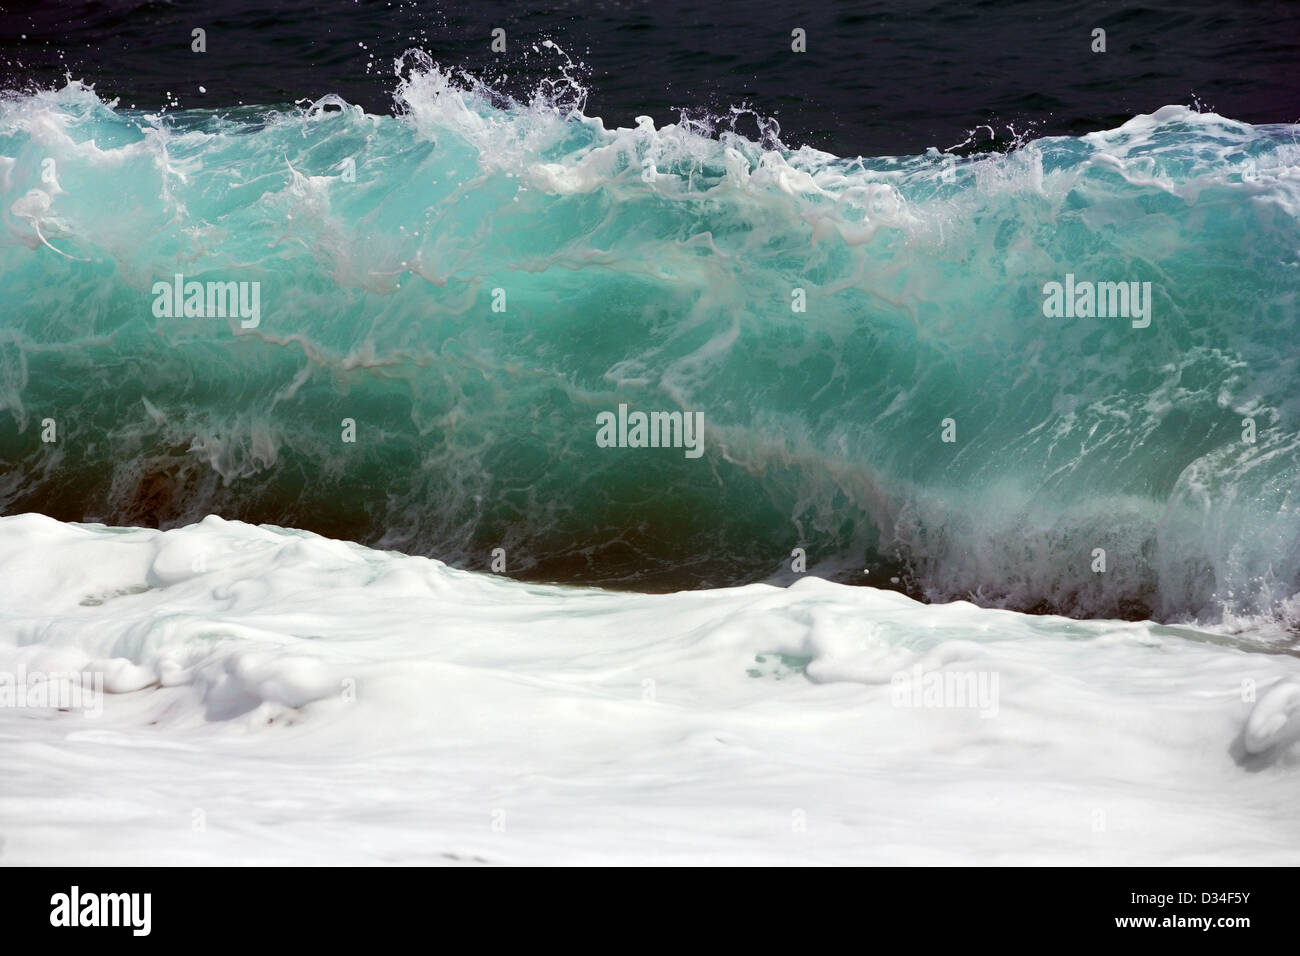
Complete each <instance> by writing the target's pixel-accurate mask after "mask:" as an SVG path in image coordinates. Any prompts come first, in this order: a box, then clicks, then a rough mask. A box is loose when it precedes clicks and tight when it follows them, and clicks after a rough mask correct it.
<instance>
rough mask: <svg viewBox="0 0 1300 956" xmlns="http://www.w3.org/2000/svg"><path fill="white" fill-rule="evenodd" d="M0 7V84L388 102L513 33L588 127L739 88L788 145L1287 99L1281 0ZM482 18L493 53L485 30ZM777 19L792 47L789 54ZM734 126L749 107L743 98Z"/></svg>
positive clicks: (1264, 116)
mask: <svg viewBox="0 0 1300 956" xmlns="http://www.w3.org/2000/svg"><path fill="white" fill-rule="evenodd" d="M0 10H3V14H0V70H2V71H3V72H2V73H0V77H2V78H3V80H4V85H6V86H8V87H14V86H19V87H24V86H27V85H29V84H31V83H38V84H43V85H48V84H52V83H58V82H60V81H61V80H62V77H63V76H64V74H65V72H71V73H72V75H73V76H76V77H79V78H83V79H85V80H86V81H87V82H93V83H95V84H96V87H97V89H98V90H99V91H100V92H101V94H103V95H105V96H107V97H120V98H121V100H122V102H123V105H127V106H130V105H136V106H139V107H140V108H142V109H157V108H160V107H163V106H166V105H168V104H172V105H173V108H174V107H175V106H176V105H179V106H180V107H182V108H199V107H207V108H213V107H221V106H233V105H236V104H239V103H245V104H259V105H267V104H278V103H288V102H293V101H295V100H299V99H302V98H309V99H312V100H315V99H318V98H320V97H321V96H323V95H325V94H327V93H337V94H339V95H341V96H343V97H344V98H346V99H347V100H349V101H350V102H353V103H356V104H358V105H361V106H363V107H365V109H366V110H368V111H370V112H385V111H387V110H388V108H389V107H390V105H391V100H392V92H393V77H392V69H391V63H392V61H393V59H394V58H395V57H398V56H400V55H401V54H402V53H403V52H404V51H405V50H407V49H408V48H412V47H418V48H420V49H423V50H425V51H427V52H428V53H429V54H430V55H431V56H432V57H433V58H434V59H435V60H436V61H438V62H439V63H441V64H442V65H443V66H446V67H456V68H463V69H466V70H468V71H470V72H472V73H474V74H475V75H477V76H480V77H490V78H493V79H496V78H499V77H501V76H506V77H508V80H507V81H506V82H505V83H504V84H502V86H503V88H506V89H511V90H514V91H517V92H521V91H531V90H532V89H534V88H535V87H536V86H537V84H538V83H539V82H540V81H542V80H543V79H546V78H550V77H554V76H555V75H556V65H557V62H559V58H558V57H556V56H555V55H553V54H547V53H546V52H545V51H541V52H540V53H534V52H533V50H532V48H533V47H534V46H535V45H536V44H537V43H538V42H539V41H541V40H543V39H551V40H554V41H555V42H556V43H558V44H559V46H560V47H561V48H562V49H563V50H564V51H565V52H566V53H567V54H568V55H569V56H570V57H572V58H573V59H574V60H575V61H580V62H581V63H582V64H584V65H585V69H583V70H582V71H581V72H582V74H583V77H584V80H585V83H586V85H587V87H588V88H589V90H590V95H589V99H588V102H587V107H586V109H585V112H586V113H587V114H588V115H590V116H600V117H602V118H603V119H604V120H605V122H606V124H607V125H611V126H612V125H622V126H630V125H632V123H633V120H634V119H635V117H636V116H638V115H643V114H644V115H649V116H651V117H653V118H654V119H655V120H656V122H657V123H659V124H662V123H664V122H667V121H670V120H675V119H676V118H677V116H678V114H679V111H681V110H683V109H685V110H689V111H693V112H701V111H708V112H712V113H725V112H726V111H727V110H728V109H729V108H730V107H733V106H748V107H750V108H752V109H753V110H754V111H755V112H756V113H757V114H758V115H760V116H763V117H771V118H775V119H776V121H777V122H778V123H779V124H780V129H781V138H782V139H783V140H784V141H785V142H786V143H787V144H789V145H792V146H799V145H803V144H809V145H813V146H816V147H818V148H820V149H825V150H828V151H830V152H833V153H836V154H837V155H841V156H843V155H856V154H863V155H881V154H895V155H897V154H907V153H918V152H921V151H923V150H924V149H925V148H927V147H929V146H935V147H938V148H940V149H944V148H948V147H951V146H954V145H956V144H960V143H963V142H966V141H967V140H968V138H969V137H970V135H971V131H973V130H976V137H977V139H976V141H977V143H978V145H981V146H988V145H990V143H1005V142H1007V141H1009V140H1011V139H1013V138H1014V137H1015V135H1016V134H1024V133H1033V134H1034V135H1054V134H1074V135H1077V134H1080V133H1084V132H1088V131H1092V130H1098V129H1109V128H1112V127H1114V126H1116V125H1118V124H1119V123H1121V122H1123V121H1124V120H1126V119H1128V118H1129V117H1131V116H1133V115H1135V114H1138V113H1147V112H1151V111H1153V110H1155V109H1157V108H1158V107H1161V106H1164V105H1166V104H1169V103H1180V104H1192V103H1195V102H1199V103H1200V104H1201V105H1203V106H1204V107H1205V108H1207V109H1211V110H1214V111H1215V112H1218V113H1220V114H1222V115H1225V116H1229V117H1232V118H1233V119H1238V120H1242V121H1244V122H1249V123H1253V124H1258V123H1278V122H1293V121H1295V120H1297V119H1300V84H1298V83H1297V77H1296V71H1297V64H1298V63H1300V4H1298V3H1294V2H1276V0H1262V2H1252V3H1231V2H1229V3H1222V2H1185V3H1148V4H1144V3H1132V2H1123V0H1114V2H1082V3H1060V2H1058V3H1049V2H1042V0H1023V2H1016V0H1006V2H995V0H984V2H942V3H929V2H916V0H910V2H909V0H904V2H842V3H831V2H823V3H799V2H773V0H756V2H748V3H730V2H729V3H684V2H681V0H659V2H635V0H628V2H611V0H553V2H549V3H535V2H500V0H478V2H474V3H432V2H423V3H414V2H406V0H392V2H389V0H360V2H347V0H341V2H340V0H333V2H329V0H326V2H319V3H318V2H303V0H281V2H276V3H262V2H256V0H234V2H218V3H166V2H159V0H153V2H146V3H141V2H133V0H100V2H79V0H72V2H59V3H31V4H22V3H5V4H3V6H2V7H0ZM195 27H201V28H203V29H205V30H206V31H207V38H208V44H207V52H206V53H205V54H195V53H193V52H191V49H190V35H191V30H193V29H194V28H195ZM497 27H500V28H502V29H504V30H505V31H506V39H507V51H506V53H504V54H498V53H493V52H492V51H491V50H490V43H491V33H492V30H493V29H494V28H497ZM796 27H798V28H802V29H804V30H806V31H807V38H808V40H807V52H806V53H802V54H796V53H793V52H791V48H790V47H791V30H792V29H794V28H796ZM1095 28H1102V29H1104V30H1106V34H1107V52H1106V53H1104V54H1096V53H1093V52H1092V51H1091V49H1090V47H1091V43H1092V39H1091V35H1092V31H1093V29H1095ZM24 35H25V36H24ZM200 86H202V87H204V88H205V89H206V91H207V92H206V93H200V92H199V87H200ZM984 124H987V125H988V126H990V127H992V132H991V134H990V130H987V129H980V130H977V127H980V126H981V125H984ZM738 128H739V129H741V130H742V131H747V132H749V133H757V130H758V125H757V123H756V122H755V121H754V119H753V118H752V117H746V118H744V119H742V120H741V121H740V125H739V127H738ZM1013 131H1014V132H1013Z"/></svg>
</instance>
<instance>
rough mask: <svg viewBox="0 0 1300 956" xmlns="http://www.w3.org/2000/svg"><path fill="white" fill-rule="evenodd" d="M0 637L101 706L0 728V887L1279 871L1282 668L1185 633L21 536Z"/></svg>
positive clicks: (127, 535)
mask: <svg viewBox="0 0 1300 956" xmlns="http://www.w3.org/2000/svg"><path fill="white" fill-rule="evenodd" d="M0 621H2V624H0V670H3V671H6V672H14V671H17V670H18V669H19V668H24V669H26V670H27V671H34V670H41V671H46V672H50V671H64V672H67V671H89V672H93V673H103V674H104V675H105V678H106V679H105V689H106V690H107V691H108V693H107V694H106V697H105V700H104V702H103V713H102V716H100V717H98V718H96V719H89V718H87V717H86V716H85V715H83V714H81V713H73V712H61V711H58V710H43V709H40V708H33V707H25V708H0V763H3V766H4V767H5V786H4V790H3V799H2V800H0V807H2V808H3V812H2V814H0V836H2V837H3V839H4V843H3V850H0V853H2V854H3V855H2V856H0V860H3V862H6V863H19V864H33V863H83V862H84V863H123V864H141V863H201V862H227V863H236V862H239V863H255V862H299V863H395V862H405V863H428V862H433V863H443V862H447V863H450V862H488V863H543V862H564V863H579V862H597V861H612V862H618V863H634V862H654V863H673V862H687V861H690V862H705V861H708V862H733V863H760V862H798V861H806V862H825V863H850V862H856V863H976V862H979V863H1013V862H1040V863H1059V864H1078V863H1097V864H1101V863H1170V864H1172V863H1185V864H1201V863H1240V864H1258V863H1271V864H1281V863H1291V864H1294V863H1296V862H1300V824H1297V823H1296V821H1295V818H1294V814H1293V813H1292V807H1293V803H1294V796H1295V793H1296V785H1297V777H1296V774H1297V772H1298V770H1300V768H1298V767H1297V763H1298V762H1300V754H1297V752H1296V751H1295V750H1294V749H1293V747H1292V744H1293V742H1294V741H1295V739H1296V737H1297V728H1296V727H1294V726H1292V725H1293V724H1295V717H1294V711H1295V701H1296V699H1297V697H1296V692H1295V688H1296V687H1297V686H1300V661H1298V660H1297V659H1296V658H1295V657H1293V656H1290V655H1288V654H1278V653H1262V652H1259V651H1257V650H1252V649H1250V648H1247V647H1242V646H1237V645H1234V644H1233V643H1232V642H1230V641H1229V640H1228V639H1226V638H1224V637H1222V636H1219V635H1215V634H1211V633H1206V632H1201V631H1195V630H1191V629H1186V628H1174V627H1164V626H1159V625H1155V624H1146V623H1119V622H1110V621H1088V622H1082V621H1072V620H1067V619H1064V618H1056V617H1034V616H1026V615H1021V614H1015V613H1012V612H1009V611H1000V610H986V609H979V608H976V607H975V606H973V605H970V604H965V603H954V604H947V605H933V606H926V605H920V604H917V603H915V602H913V601H911V600H909V599H907V598H906V597H904V596H902V595H900V594H896V593H892V592H885V591H877V590H874V589H870V588H853V587H846V586H840V585H835V584H830V583H827V582H824V581H821V580H818V579H813V578H808V579H804V580H801V581H799V582H798V583H796V584H794V585H793V586H791V587H789V588H776V587H770V586H766V585H753V586H749V587H743V588H734V589H725V590H716V591H697V592H689V593H680V594H673V595H661V596H655V595H642V594H619V593H610V592H603V591H598V590H587V589H569V588H559V587H544V586H537V585H527V584H521V583H518V582H514V581H510V580H508V579H506V578H504V577H500V576H493V575H487V574H472V573H468V572H463V571H456V570H453V569H450V568H448V567H446V566H444V565H443V564H441V563H439V562H437V561H432V560H428V559H425V558H414V557H406V556H402V555H397V554H393V553H384V552H376V551H371V550H368V549H365V548H362V547H360V546H357V545H352V544H347V543H341V542H337V541H330V540H327V539H323V538H319V537H316V536H314V535H310V534H306V533H302V532H295V531H282V530H277V529H271V528H257V527H251V526H248V525H244V524H240V523H235V522H226V521H222V520H220V519H218V518H208V519H207V520H205V521H203V522H202V523H200V524H198V525H192V526H189V527H185V528H180V529H176V530H172V531H167V532H157V531H152V530H123V529H109V528H104V527H102V526H91V525H70V524H61V523H59V522H56V521H54V520H51V519H49V518H44V517H40V516H35V515H20V516H16V517H7V518H3V519H0ZM922 675H937V677H936V678H935V679H934V680H933V681H932V682H931V683H930V684H928V685H927V687H932V688H938V691H937V693H939V694H940V696H939V697H935V698H933V699H931V698H928V697H927V693H928V691H927V690H921V689H917V688H916V687H913V688H912V689H911V690H908V689H907V687H908V683H909V682H910V681H915V680H918V679H921V677H922ZM967 678H969V679H970V680H969V686H970V687H972V688H975V687H976V686H978V687H979V688H980V694H981V695H983V696H985V697H986V696H987V694H988V693H989V692H990V691H991V692H992V693H993V694H995V695H996V698H997V699H996V701H995V702H994V703H995V704H996V706H995V707H990V706H988V705H989V704H990V703H991V702H990V701H988V700H987V699H983V700H981V701H979V702H978V703H979V704H980V706H978V707H976V706H971V704H972V703H973V701H969V700H968V701H965V702H963V701H962V700H959V699H945V698H943V697H942V693H943V691H942V688H943V687H945V686H948V687H952V686H955V685H959V684H960V683H961V682H962V681H963V680H966V679H967ZM1252 698H1254V699H1257V701H1258V703H1256V702H1254V700H1252Z"/></svg>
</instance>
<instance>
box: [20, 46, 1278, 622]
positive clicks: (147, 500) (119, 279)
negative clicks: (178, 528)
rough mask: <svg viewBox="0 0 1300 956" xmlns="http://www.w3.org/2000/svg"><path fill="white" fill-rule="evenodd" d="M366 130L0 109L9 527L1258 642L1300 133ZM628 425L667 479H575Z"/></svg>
mask: <svg viewBox="0 0 1300 956" xmlns="http://www.w3.org/2000/svg"><path fill="white" fill-rule="evenodd" d="M398 101H399V104H400V105H401V109H400V110H399V115H397V116H395V117H394V116H382V117H381V116H374V115H367V114H365V113H362V112H361V111H360V110H357V109H354V108H352V107H349V106H347V105H346V104H343V103H342V102H341V101H337V100H334V99H327V100H326V101H322V102H321V103H318V104H316V105H315V106H313V107H312V108H310V109H308V110H305V111H298V112H286V113H274V112H271V113H268V112H267V111H265V110H247V111H243V112H238V113H233V114H231V113H225V114H221V115H216V114H213V113H209V112H182V113H178V114H171V115H168V116H166V117H165V118H157V117H149V116H145V115H141V114H139V113H135V112H131V111H128V110H121V109H114V108H112V107H110V106H108V105H105V104H104V103H101V102H100V101H99V100H98V99H96V98H95V96H94V95H93V94H92V93H91V92H90V91H87V90H85V89H83V88H81V87H79V86H77V85H72V86H69V87H67V88H65V89H64V90H62V91H59V92H48V93H40V94H35V95H23V96H11V97H10V98H9V99H7V100H6V101H5V102H4V104H3V107H0V186H2V189H3V196H2V197H0V202H2V205H3V208H4V210H5V215H4V225H5V228H4V230H3V238H2V239H0V302H2V303H3V305H2V306H0V310H2V312H0V405H2V406H3V410H4V413H5V414H4V417H3V419H2V423H0V460H2V467H3V476H2V478H0V505H2V506H3V509H4V511H5V512H8V513H12V512H17V511H25V510H37V511H41V512H44V513H47V514H51V515H53V516H55V517H58V518H61V519H64V520H101V521H105V522H109V523H115V524H159V525H163V526H170V525H174V524H178V523H185V522H189V521H194V520H197V519H198V518H201V517H202V516H203V515H205V514H208V513H212V512H215V513H218V514H221V515H223V516H225V517H228V518H239V519H243V520H249V521H256V522H269V523H274V524H280V525H286V526H296V527H304V528H309V529H312V530H315V531H319V532H321V533H324V534H329V535H333V536H338V537H344V538H349V539H354V540H358V541H362V542H364V543H368V544H378V545H381V546H387V547H392V548H397V549H401V550H404V551H410V552H417V553H424V554H430V555H434V556H437V557H441V558H444V559H446V560H449V561H451V562H454V563H457V564H461V565H464V566H469V567H487V566H488V564H489V562H490V560H491V552H492V549H494V548H498V547H500V548H504V549H505V555H506V562H507V570H508V571H509V572H510V573H514V574H520V575H523V576H527V577H532V578H538V579H559V580H567V581H577V582H588V583H601V584H607V585H613V586H627V587H641V588H647V589H660V588H665V587H686V586H704V585H722V584H732V583H738V582H741V581H749V580H755V579H762V578H769V577H775V579H777V580H780V579H782V576H783V575H784V576H785V577H786V578H788V577H789V574H790V562H791V557H790V553H791V550H792V549H793V548H795V547H803V548H804V549H806V551H807V555H808V568H809V570H815V571H818V572H819V573H823V574H828V575H831V576H837V577H840V578H841V579H847V580H854V581H864V582H868V583H876V584H886V583H887V582H888V581H889V579H890V578H898V581H897V582H895V586H899V587H906V588H909V589H911V590H913V591H914V592H916V593H918V594H921V595H923V596H926V597H929V598H931V599H951V598H959V597H964V598H971V599H974V600H977V601H979V602H981V603H988V604H1001V605H1005V606H1010V607H1014V608H1019V609H1032V610H1045V609H1057V610H1062V611H1066V612H1068V613H1072V614H1084V615H1094V614H1107V615H1123V616H1154V617H1159V618H1164V619H1174V618H1192V617H1199V618H1209V617H1217V616H1220V615H1222V614H1224V613H1228V614H1240V613H1255V612H1260V611H1268V612H1272V613H1278V614H1283V615H1285V614H1288V613H1289V610H1288V609H1289V606H1290V605H1289V604H1288V603H1287V602H1288V599H1289V598H1291V596H1292V595H1293V594H1295V593H1296V592H1297V591H1298V590H1300V515H1298V514H1297V511H1296V507H1295V493H1294V492H1295V488H1296V478H1297V475H1300V443H1297V440H1296V435H1297V430H1298V429H1300V420H1298V419H1300V406H1298V405H1297V388H1296V386H1297V384H1300V364H1298V363H1300V347H1298V346H1297V335H1298V334H1300V323H1298V322H1297V311H1296V310H1297V289H1298V288H1300V261H1298V257H1300V222H1298V220H1297V214H1298V212H1300V146H1297V128H1296V127H1291V126H1274V127H1251V126H1247V125H1243V124H1239V123H1235V122H1232V121H1230V120H1227V119H1223V118H1221V117H1218V116H1215V115H1213V114H1198V113H1195V112H1191V111H1189V110H1186V109H1183V108H1177V107H1170V108H1166V109H1164V110H1161V111H1160V112H1159V113H1157V114H1154V115H1152V116H1147V117H1138V118H1135V119H1134V120H1133V121H1131V122H1130V123H1128V124H1126V125H1125V126H1124V127H1122V128H1121V129H1118V130H1114V131H1111V132H1109V133H1103V134H1094V135H1091V136H1087V137H1083V138H1079V139H1073V138H1057V139H1045V140H1038V141H1035V142H1029V143H1025V144H1023V145H1022V146H1021V147H1020V148H1018V149H1017V150H1015V151H1013V152H1011V153H1010V154H1008V155H993V156H984V157H970V158H962V159H959V158H956V157H952V156H948V155H942V154H939V153H931V154H928V155H922V156H913V157H898V158H893V157H882V158H874V159H843V158H837V157H834V156H830V155H827V154H823V153H818V152H815V151H811V150H806V149H805V150H800V151H791V150H788V149H785V148H783V147H781V146H780V144H779V143H777V142H775V141H773V142H769V143H766V144H758V143H754V142H751V141H748V140H745V139H743V138H740V137H737V136H734V135H731V134H727V133H722V134H718V135H712V134H711V131H710V130H708V129H706V128H702V127H701V128H694V127H688V126H680V127H679V126H672V127H666V128H662V129H657V130H656V129H653V128H651V127H650V126H649V124H648V122H647V123H645V124H643V125H642V126H641V127H640V128H637V129H619V130H607V129H605V128H604V126H603V125H602V124H601V123H600V121H599V120H597V119H592V118H589V117H585V116H583V115H581V114H580V113H577V112H573V111H569V110H567V109H566V108H564V107H561V106H558V105H555V104H554V103H547V102H542V101H540V100H539V101H538V102H535V103H531V104H518V103H502V102H499V101H496V100H495V99H494V97H492V96H491V95H490V94H489V92H488V91H484V90H482V89H477V88H475V87H474V86H473V85H472V84H470V83H468V82H467V81H459V80H455V79H454V78H452V77H449V76H447V75H446V74H443V73H440V72H439V71H437V70H436V69H433V68H429V67H427V66H426V67H424V68H416V69H413V70H412V71H410V72H409V73H408V75H407V77H406V79H405V81H404V82H403V85H402V88H401V89H400V90H399V93H398ZM49 160H52V161H53V163H52V164H50V163H49V162H48V161H49ZM177 273H181V274H183V275H184V277H185V279H186V280H187V281H199V282H209V281H213V282H218V281H219V282H247V283H258V284H259V285H258V288H259V296H260V298H259V303H260V313H259V315H258V319H259V321H258V323H257V325H256V327H248V328H245V327H243V326H242V325H241V321H240V318H239V317H226V318H220V317H202V316H189V317H186V316H184V315H181V316H179V317H167V316H166V315H163V316H159V315H156V314H155V308H154V302H155V296H154V293H153V287H154V283H155V282H159V281H163V282H171V281H172V277H173V276H174V275H175V274H177ZM1067 274H1069V275H1072V276H1074V277H1076V279H1078V280H1079V281H1084V280H1088V281H1095V282H1103V281H1104V282H1139V283H1146V282H1149V283H1151V286H1150V290H1151V292H1150V296H1151V302H1150V324H1149V326H1148V327H1145V328H1135V327H1134V323H1133V321H1131V320H1130V319H1129V318H1128V317H1123V316H1119V317H1107V318H1100V317H1090V318H1049V317H1047V316H1045V315H1044V309H1043V303H1044V293H1043V289H1044V286H1045V284H1047V283H1050V282H1064V281H1065V277H1066V275H1067ZM494 290H501V292H500V293H494ZM795 290H802V301H803V304H804V305H805V306H806V310H805V311H802V312H800V311H795V310H794V309H793V308H792V304H795V303H796V301H797V297H798V296H799V293H796V291H795ZM502 297H503V298H502ZM494 302H495V303H496V304H498V305H501V304H503V305H504V309H503V311H494V309H493V306H494ZM621 403H622V404H626V405H628V406H629V408H631V409H633V410H644V411H668V410H679V411H686V412H692V413H694V412H699V413H702V414H703V420H704V429H705V430H704V453H703V454H702V456H701V457H699V458H697V459H692V458H688V457H686V456H685V455H684V454H683V452H682V451H681V450H680V449H675V448H603V447H598V445H597V442H596V417H597V415H598V414H600V413H601V412H606V411H616V410H617V409H618V406H619V405H620V404H621ZM47 418H52V419H53V420H54V422H55V424H56V429H57V432H56V435H57V441H55V442H43V441H42V432H43V427H42V421H43V420H45V419H47ZM1245 418H1251V419H1253V421H1254V423H1255V424H1254V428H1255V436H1254V437H1255V441H1254V442H1253V443H1251V442H1248V441H1244V440H1243V430H1244V427H1245V426H1243V419H1245ZM344 419H353V420H354V421H355V432H356V441H355V442H345V441H344V440H343V425H342V422H343V420H344ZM945 419H951V420H952V426H951V428H950V429H949V431H950V432H951V433H952V434H950V437H953V438H955V440H954V441H951V442H947V441H944V440H943V438H944V424H943V422H944V420H945ZM1095 549H1104V551H1105V562H1106V564H1105V567H1106V570H1105V571H1104V572H1099V571H1097V570H1094V568H1095V567H1096V558H1095V557H1094V553H1095ZM864 569H869V570H870V574H867V575H863V573H862V572H863V570H864Z"/></svg>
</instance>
